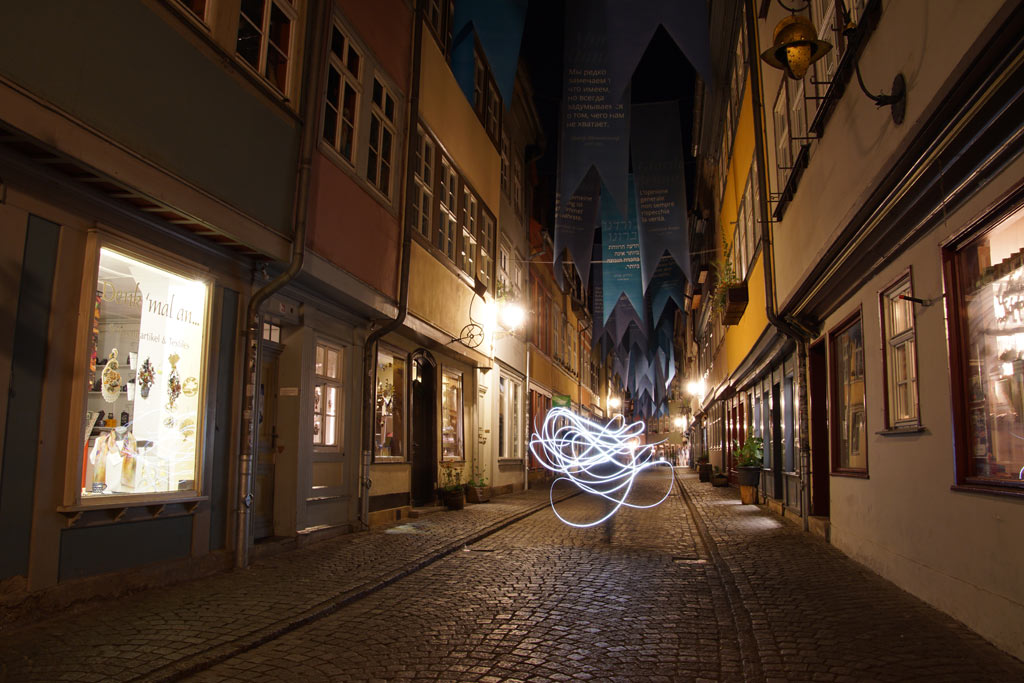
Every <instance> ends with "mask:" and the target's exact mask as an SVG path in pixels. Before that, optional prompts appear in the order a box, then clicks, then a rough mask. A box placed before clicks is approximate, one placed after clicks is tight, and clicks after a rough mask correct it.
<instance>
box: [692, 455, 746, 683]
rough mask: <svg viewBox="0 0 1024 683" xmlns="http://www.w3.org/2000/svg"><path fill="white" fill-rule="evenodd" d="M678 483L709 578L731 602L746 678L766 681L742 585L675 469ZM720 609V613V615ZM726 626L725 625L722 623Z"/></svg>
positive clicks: (727, 600) (733, 624)
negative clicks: (737, 583) (708, 564)
mask: <svg viewBox="0 0 1024 683" xmlns="http://www.w3.org/2000/svg"><path fill="white" fill-rule="evenodd" d="M675 476H676V485H677V486H678V487H679V492H680V494H681V495H682V498H683V502H685V503H686V507H687V509H688V510H689V512H690V515H689V516H690V519H691V520H692V523H693V526H694V527H695V528H696V531H697V535H698V536H699V538H700V539H701V542H702V543H703V545H704V550H705V552H706V553H707V555H708V559H710V560H711V563H710V565H711V566H709V567H708V568H707V574H708V580H709V582H711V583H712V584H713V582H714V580H717V582H718V583H719V584H720V585H721V587H722V590H723V592H724V595H725V600H726V602H727V603H728V606H729V609H728V613H729V615H730V616H731V617H732V618H731V620H730V621H731V623H729V624H728V625H729V626H732V631H733V632H734V633H735V634H736V639H737V643H738V645H739V657H740V661H741V662H742V666H743V671H742V674H743V677H744V679H745V680H753V681H763V680H764V672H763V670H762V668H761V653H760V650H759V648H758V645H757V637H756V636H755V633H754V623H753V618H752V617H751V614H750V612H749V610H747V607H746V605H745V604H744V602H743V599H742V596H741V595H740V591H739V588H738V587H737V585H736V579H735V577H734V576H733V573H732V570H730V569H729V565H728V564H727V563H726V561H725V560H724V559H723V558H722V555H721V553H720V552H719V550H718V544H717V543H715V540H714V539H713V538H712V537H711V533H710V532H709V531H708V527H707V525H706V524H705V523H704V520H703V518H702V517H701V516H700V514H699V513H698V512H697V507H696V506H695V505H694V503H693V499H692V497H691V496H690V492H689V491H687V490H686V486H685V485H684V484H683V479H682V477H683V476H684V475H681V474H680V472H678V471H677V472H676V474H675ZM721 613H722V612H721V611H719V615H721ZM723 626H725V624H723ZM722 632H723V633H728V632H729V629H726V628H723V629H722ZM728 669H729V667H728V665H727V663H726V662H722V670H723V673H724V672H725V671H728Z"/></svg>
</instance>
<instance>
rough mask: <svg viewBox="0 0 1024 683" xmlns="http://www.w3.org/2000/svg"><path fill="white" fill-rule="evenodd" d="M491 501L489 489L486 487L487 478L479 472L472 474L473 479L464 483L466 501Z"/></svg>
mask: <svg viewBox="0 0 1024 683" xmlns="http://www.w3.org/2000/svg"><path fill="white" fill-rule="evenodd" d="M490 499H491V487H490V486H488V485H487V477H485V476H483V475H482V474H480V472H478V471H475V472H473V477H472V478H471V479H470V480H469V481H467V482H466V500H467V501H468V502H470V503H486V502H487V501H489V500H490Z"/></svg>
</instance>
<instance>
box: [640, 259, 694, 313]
mask: <svg viewBox="0 0 1024 683" xmlns="http://www.w3.org/2000/svg"><path fill="white" fill-rule="evenodd" d="M683 277H684V276H683V272H682V271H681V270H679V267H678V266H677V265H676V263H675V261H673V260H672V259H669V258H662V259H661V261H660V262H659V263H658V268H657V269H656V270H655V271H654V277H653V278H651V284H650V286H648V288H647V300H648V301H650V303H651V324H652V326H654V327H658V325H659V324H660V323H661V321H662V319H663V318H665V317H666V316H667V317H669V318H671V315H672V313H673V308H672V307H671V306H668V303H669V302H670V301H671V302H673V303H674V304H675V305H676V307H678V308H679V310H680V311H686V284H685V283H686V281H685V280H684V279H683ZM666 311H667V312H666Z"/></svg>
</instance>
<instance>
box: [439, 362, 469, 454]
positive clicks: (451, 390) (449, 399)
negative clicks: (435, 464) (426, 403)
mask: <svg viewBox="0 0 1024 683" xmlns="http://www.w3.org/2000/svg"><path fill="white" fill-rule="evenodd" d="M462 397H463V393H462V373H461V372H459V371H458V370H453V369H451V368H444V371H443V372H442V373H441V460H442V461H450V460H464V459H465V457H466V456H465V451H464V450H463V432H462Z"/></svg>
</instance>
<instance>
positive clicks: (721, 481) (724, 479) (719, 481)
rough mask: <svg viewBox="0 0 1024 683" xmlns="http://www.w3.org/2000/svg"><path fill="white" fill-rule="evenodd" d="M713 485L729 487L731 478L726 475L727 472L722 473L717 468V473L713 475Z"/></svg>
mask: <svg viewBox="0 0 1024 683" xmlns="http://www.w3.org/2000/svg"><path fill="white" fill-rule="evenodd" d="M711 485H712V486H728V485H729V477H728V476H727V475H726V474H725V472H722V471H720V470H719V469H718V468H717V467H716V468H715V473H714V474H712V475H711Z"/></svg>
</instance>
